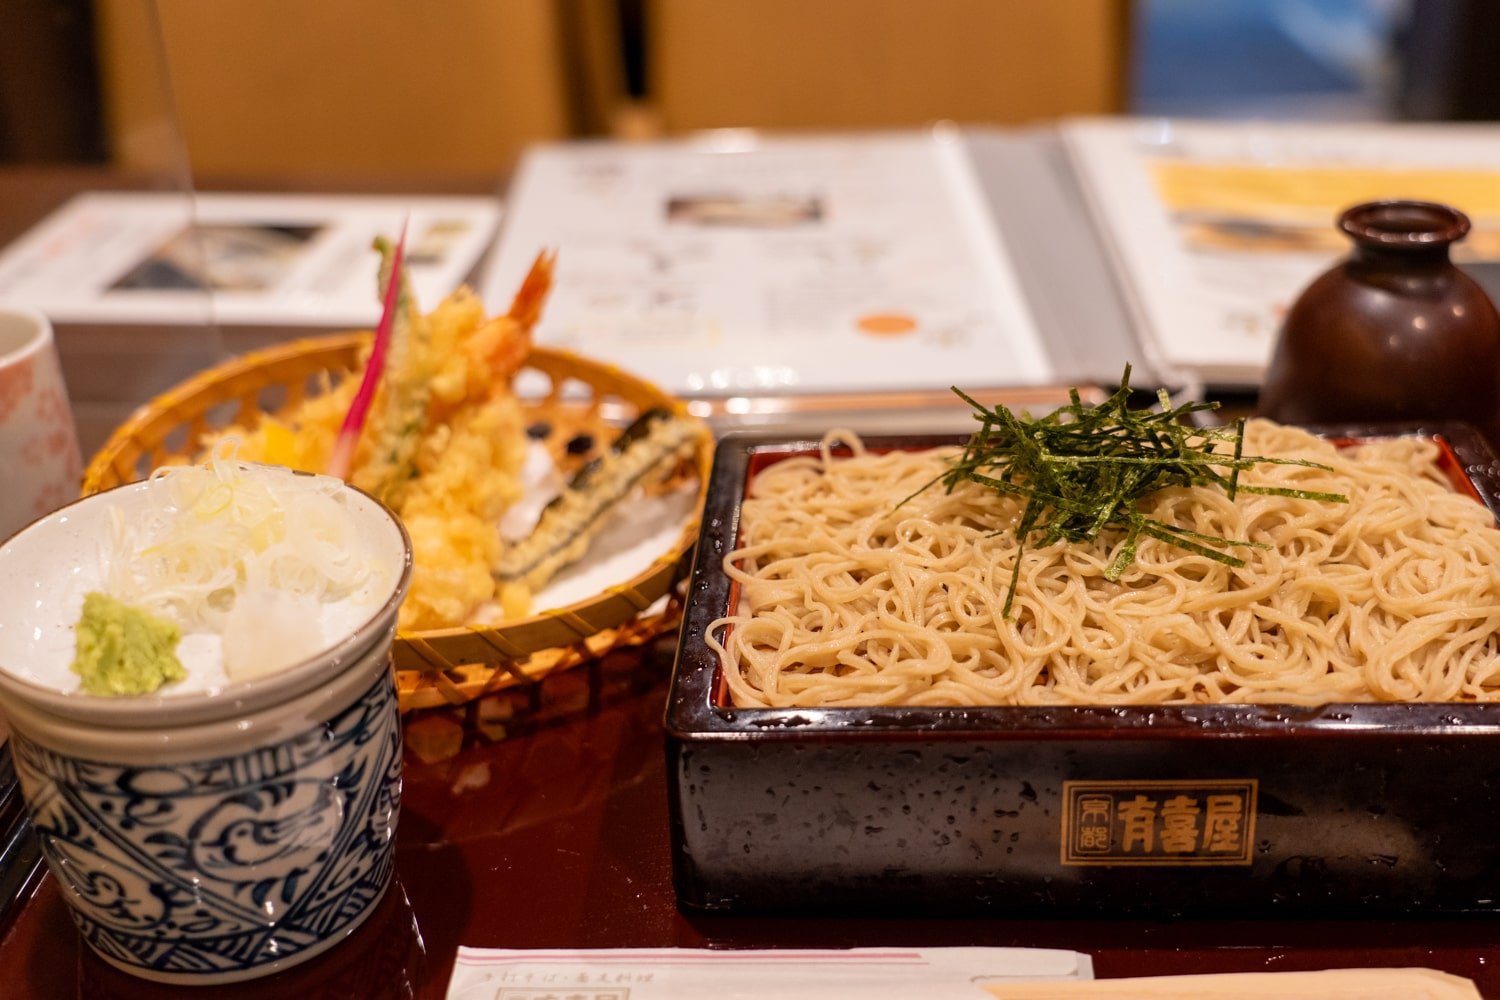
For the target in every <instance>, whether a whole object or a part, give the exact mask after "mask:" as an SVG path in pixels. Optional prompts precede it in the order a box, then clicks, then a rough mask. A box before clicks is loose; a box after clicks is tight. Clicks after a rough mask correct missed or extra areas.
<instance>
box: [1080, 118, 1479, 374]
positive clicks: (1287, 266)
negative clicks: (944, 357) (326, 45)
mask: <svg viewBox="0 0 1500 1000" xmlns="http://www.w3.org/2000/svg"><path fill="white" fill-rule="evenodd" d="M1061 132H1062V139H1063V143H1064V146H1065V147H1066V149H1067V151H1068V154H1069V157H1070V159H1071V161H1072V163H1073V166H1074V169H1075V170H1076V172H1077V174H1078V178H1079V181H1080V184H1081V186H1082V188H1083V191H1084V192H1085V195H1086V197H1087V198H1088V200H1089V202H1090V205H1091V208H1092V209H1093V212H1094V215H1095V220H1096V223H1097V227H1098V230H1099V232H1100V235H1101V238H1102V239H1103V240H1104V243H1105V246H1106V250H1107V252H1108V253H1109V254H1110V256H1111V257H1112V259H1113V261H1114V265H1115V268H1116V270H1117V273H1118V276H1119V278H1120V286H1121V288H1122V290H1123V291H1124V293H1125V298H1126V300H1127V302H1128V304H1129V307H1130V308H1131V311H1132V312H1133V318H1134V325H1135V327H1136V329H1137V331H1138V332H1139V338H1140V340H1141V343H1142V348H1143V350H1144V351H1145V353H1146V355H1147V357H1148V358H1149V359H1150V360H1151V361H1152V362H1153V364H1154V367H1155V368H1156V370H1157V372H1158V373H1159V374H1164V375H1168V376H1170V374H1171V373H1179V374H1182V375H1185V376H1187V377H1189V378H1192V379H1196V380H1201V381H1204V382H1210V383H1215V384H1243V385H1254V384H1258V383H1259V381H1260V378H1261V376H1262V374H1263V373H1264V370H1265V366H1266V364H1267V362H1268V361H1269V360H1270V353H1271V348H1272V344H1273V342H1274V339H1275V335H1276V332H1277V329H1278V327H1279V325H1280V322H1281V318H1282V316H1283V315H1284V314H1285V311H1286V309H1287V307H1288V306H1289V305H1290V304H1291V302H1292V301H1293V300H1294V299H1295V298H1296V296H1297V295H1298V294H1299V293H1300V292H1301V290H1302V289H1303V288H1304V287H1306V285H1307V284H1308V283H1309V282H1310V281H1311V280H1312V279H1313V278H1315V277H1316V276H1317V275H1318V274H1320V273H1321V272H1322V271H1324V270H1325V269H1327V268H1328V267H1329V266H1331V265H1332V264H1333V263H1334V262H1335V261H1336V260H1337V259H1338V258H1340V257H1341V256H1343V255H1344V254H1345V253H1347V251H1348V246H1349V245H1348V242H1347V240H1346V239H1345V238H1344V237H1343V235H1342V234H1341V233H1339V232H1338V230H1337V229H1336V227H1335V220H1336V218H1337V216H1338V215H1339V213H1340V212H1341V211H1342V210H1343V209H1345V208H1348V207H1349V206H1351V205H1355V204H1358V203H1360V202H1364V201H1373V200H1378V199H1386V198H1412V199H1418V200H1423V201H1440V202H1446V203H1448V204H1451V205H1454V206H1456V207H1458V208H1459V209H1461V210H1462V211H1464V212H1465V213H1467V214H1468V215H1469V217H1470V219H1471V220H1472V222H1473V225H1474V228H1473V230H1472V232H1471V233H1470V235H1469V237H1468V239H1467V240H1466V241H1464V242H1463V243H1461V244H1459V245H1457V246H1456V247H1455V248H1454V251H1453V257H1454V259H1455V261H1457V262H1458V263H1459V264H1460V266H1462V267H1464V268H1465V269H1466V270H1467V271H1469V273H1470V274H1471V275H1472V276H1473V277H1475V279H1476V280H1478V281H1479V282H1480V284H1481V285H1487V286H1488V288H1489V291H1490V293H1491V295H1492V296H1497V297H1500V294H1497V293H1500V126H1488V125H1473V126H1469V125H1390V124H1379V125H1376V124H1350V125H1331V124H1311V123H1297V124H1271V123H1256V122H1248V123H1247V122H1236V123H1207V122H1175V121H1168V120H1147V119H1139V120H1136V119H1121V118H1110V119H1078V120H1074V121H1069V122H1065V123H1064V124H1063V126H1062V128H1061Z"/></svg>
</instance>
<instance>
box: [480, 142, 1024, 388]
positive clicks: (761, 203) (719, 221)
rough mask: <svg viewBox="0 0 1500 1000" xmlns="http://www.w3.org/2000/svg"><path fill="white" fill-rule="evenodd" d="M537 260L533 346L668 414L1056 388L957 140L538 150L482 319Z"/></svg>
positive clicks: (488, 275)
mask: <svg viewBox="0 0 1500 1000" xmlns="http://www.w3.org/2000/svg"><path fill="white" fill-rule="evenodd" d="M548 247H552V248H556V249H557V250H558V264H557V273H556V281H555V284H554V287H553V291H552V295H551V298H550V300H549V301H548V304H547V311H546V313H545V314H544V315H543V317H542V320H541V322H540V324H539V325H538V327H537V331H536V337H537V340H538V342H540V343H542V344H546V345H548V346H553V347H564V348H568V349H570V350H576V351H579V352H580V353H584V354H587V355H590V356H592V357H599V358H603V359H605V360H608V361H611V362H613V363H615V364H618V365H620V366H621V367H623V368H626V369H628V370H630V371H632V372H635V373H637V374H640V375H642V376H644V377H646V378H649V379H651V380H653V381H655V382H657V383H658V384H660V385H661V386H663V387H664V388H666V389H667V390H669V391H671V392H674V393H677V394H679V395H687V396H734V395H757V394H776V393H798V392H802V393H817V392H837V391H855V390H879V389H934V388H935V389H947V388H948V387H949V386H950V385H952V384H953V382H954V381H955V380H956V379H958V375H956V374H955V373H962V375H963V377H962V379H961V381H963V382H964V384H965V385H970V386H985V385H1028V384H1040V383H1045V382H1047V381H1049V380H1050V379H1051V377H1052V373H1053V370H1052V366H1051V362H1050V361H1049V359H1048V356H1047V353H1046V351H1045V349H1044V347H1043V345H1042V343H1041V338H1040V337H1039V335H1038V333H1037V329H1036V325H1035V323H1034V321H1033V318H1032V315H1031V312H1030V309H1029V307H1028V305H1027V303H1026V300H1025V296H1024V294H1023V292H1022V291H1021V289H1020V286H1019V284H1018V282H1017V278H1016V274H1015V272H1014V269H1013V268H1012V265H1011V254H1012V253H1013V252H1015V251H1014V250H1013V249H1012V248H1008V247H1007V246H1006V245H1005V242H1004V240H1003V238H1002V236H1001V234H1000V233H999V231H998V230H997V228H996V227H995V226H994V225H993V224H992V218H991V213H990V211H989V210H988V208H987V207H986V202H985V197H984V194H983V192H982V190H981V187H980V185H979V182H978V179H977V177H976V174H975V172H974V168H973V164H972V163H971V161H970V157H969V153H968V151H967V147H966V145H965V143H964V140H963V138H962V136H961V135H960V134H959V133H958V132H957V131H956V130H952V129H948V130H934V131H932V132H903V133H879V134H873V135H849V136H817V137H798V138H777V137H770V138H767V137H761V136H757V135H754V134H749V133H743V132H728V133H723V132H721V133H710V134H708V135H706V136H704V137H701V138H697V139H690V140H683V141H673V142H658V143H644V144H612V143H574V144H567V145H557V146H547V147H540V148H537V149H535V150H533V151H532V152H530V153H529V154H528V155H527V157H526V159H525V161H524V162H523V164H522V166H521V169H520V171H519V174H518V177H517V180H516V182H515V184H514V185H513V186H512V188H511V191H510V195H509V198H508V205H507V216H506V223H505V226H504V229H503V231H502V233H501V236H500V240H499V243H498V245H497V247H496V251H495V253H494V254H493V255H492V257H491V259H490V263H489V265H488V267H487V268H486V272H485V275H484V278H483V280H482V281H481V291H482V293H483V295H484V297H485V299H486V301H490V302H503V301H506V299H507V298H508V296H510V295H511V294H513V293H514V290H515V288H516V287H517V285H518V284H519V283H520V281H521V279H522V277H523V276H524V275H525V273H526V269H527V268H528V267H529V266H530V264H531V262H532V259H533V258H534V257H535V256H536V254H537V252H538V251H539V250H541V249H544V248H548Z"/></svg>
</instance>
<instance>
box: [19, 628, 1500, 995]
mask: <svg viewBox="0 0 1500 1000" xmlns="http://www.w3.org/2000/svg"><path fill="white" fill-rule="evenodd" d="M670 661H671V647H670V644H669V643H666V642H663V643H660V644H658V645H657V646H656V647H655V648H651V649H648V650H646V651H644V652H643V653H640V654H636V653H620V654H614V655H613V656H612V657H610V658H609V659H608V660H607V661H605V662H603V663H596V664H593V665H591V666H588V667H585V668H581V669H579V670H576V671H573V672H571V673H568V674H563V675H558V676H555V677H553V678H551V679H550V680H548V681H547V682H546V683H545V684H544V685H543V686H542V689H541V691H540V692H538V693H537V695H536V696H535V697H532V698H523V697H520V696H511V697H506V698H492V699H490V700H488V701H485V702H482V703H479V704H478V705H474V706H470V707H469V708H467V709H461V710H453V711H437V712H423V713H417V714H415V715H412V716H408V717H407V719H406V733H407V756H406V775H405V791H404V801H403V804H402V813H401V825H400V829H399V834H398V838H397V843H398V846H397V879H398V881H397V883H396V884H395V885H394V886H393V887H392V890H391V891H390V892H389V893H388V894H387V896H386V897H385V899H384V900H383V901H382V903H381V904H380V906H379V908H378V910H377V911H376V913H375V914H374V915H373V916H372V917H371V919H370V920H369V921H368V922H367V923H366V924H365V926H364V927H362V928H360V930H359V931H357V932H356V933H355V934H354V936H353V937H351V938H350V939H349V940H348V941H346V942H344V943H343V944H341V945H340V946H339V947H337V948H335V949H334V950H332V951H331V952H329V953H328V954H327V955H325V956H322V957H320V958H317V959H314V960H313V961H311V962H309V963H308V964H307V965H305V966H303V967H301V968H299V969H294V970H292V971H290V972H287V973H283V974H282V975H279V976H275V977H271V978H268V979H263V980H260V981H258V982H255V983H250V984H244V985H240V986H235V987H230V988H225V989H222V990H212V991H210V990H203V989H185V988H177V989H172V988H166V987H161V986H156V985H154V984H150V983H144V982H139V981H136V980H134V979H132V978H130V977H129V976H126V975H124V974H122V973H119V972H117V971H115V970H114V969H112V968H110V967H109V966H107V965H105V964H104V963H103V962H101V961H100V960H98V959H96V958H94V957H93V956H92V955H91V954H90V953H89V952H88V951H87V949H86V948H85V947H84V946H83V945H82V943H81V942H80V940H79V938H78V935H77V933H76V932H75V931H74V929H73V926H72V924H71V922H70V921H69V918H68V915H67V911H66V909H65V907H64V904H63V901H62V898H61V896H60V895H59V894H58V891H57V888H56V885H55V884H54V883H53V881H52V880H51V879H50V878H43V879H41V880H40V882H39V884H37V885H35V886H34V887H33V888H32V889H31V891H30V896H29V898H28V900H27V901H26V903H25V905H24V906H23V907H22V908H21V909H20V912H19V913H18V915H17V917H16V919H15V921H14V923H13V924H12V926H11V927H10V929H9V930H8V932H7V933H6V935H5V937H4V938H3V939H0V996H4V997H7V998H9V997H32V996H35V997H74V996H77V997H83V996H88V997H90V998H94V997H112V996H119V997H138V996H139V997H150V996H205V995H214V996H229V997H242V996H243V997H260V996H298V997H300V998H306V1000H311V998H315V997H351V998H353V997H359V998H365V997H370V998H376V997H440V996H442V995H443V993H444V991H445V989H446V986H447V982H448V976H449V974H450V972H451V969H452V965H453V959H454V955H455V952H456V950H457V948H458V946H459V945H460V944H465V945H474V946H488V947H507V948H559V947H582V948H609V947H659V946H682V947H725V948H739V947H846V946H897V945H908V946H924V945H925V946H940V945H997V946H1033V947H1053V948H1069V949H1075V950H1079V951H1086V952H1089V953H1091V954H1092V955H1093V956H1094V965H1095V971H1096V974H1097V975H1099V976H1100V977H1114V976H1127V975H1151V974H1170V973H1183V972H1208V971H1225V972H1228V971H1270V970H1291V969H1317V968H1333V967H1351V966H1390V967H1395V966H1427V967H1432V968H1437V969H1442V970H1445V971H1448V972H1453V973H1456V974H1458V975H1463V976H1468V977H1470V978H1472V979H1474V980H1475V981H1476V982H1478V983H1479V985H1480V988H1481V990H1482V991H1483V993H1484V995H1485V996H1486V997H1492V998H1500V921H1497V920H1493V919H1485V918H1476V919H1462V920H1422V921H1415V920H1413V921H1390V920H1379V921H1376V920H1359V919H1347V920H1337V921H1326V920H1320V921H1258V920H1192V921H1174V922H1163V921H1142V920H1130V921H1109V920H1092V919H1090V920H1081V919H1070V920H1058V919H1036V920H1027V919H946V920H945V919H909V918H903V917H902V916H901V915H899V914H870V915H868V916H854V917H845V918H838V919H834V918H825V917H733V918H731V917H706V916H701V915H692V914H683V913H679V912H678V911H677V908H676V906H675V904H674V900H673V895H672V884H671V857H670V846H669V843H668V826H667V792H666V775H665V773H664V758H663V752H662V731H661V719H662V709H663V705H664V701H665V697H666V679H667V673H668V671H669V668H670Z"/></svg>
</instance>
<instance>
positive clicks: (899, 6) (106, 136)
mask: <svg viewBox="0 0 1500 1000" xmlns="http://www.w3.org/2000/svg"><path fill="white" fill-rule="evenodd" d="M1497 41H1500V4H1494V3H1493V2H1490V0H1421V2H1414V0H1214V2H1212V3H1205V2H1200V0H1051V2H1038V0H442V2H422V0H6V14H5V28H4V30H0V161H3V162H12V163H15V162H58V161H64V162H95V163H99V162H107V163H112V164H114V165H117V166H120V167H123V168H127V169H133V170H151V169H160V168H163V167H171V166H173V165H180V164H181V163H182V162H183V161H184V159H185V161H186V162H187V163H188V164H189V165H190V166H191V168H192V170H193V172H194V174H195V175H198V176H200V177H222V176H228V177H234V176H251V177H267V176H271V177H275V176H278V175H286V176H321V175H337V176H339V177H343V178H357V177H367V178H400V177H434V176H459V177H496V176H504V174H505V173H506V172H507V171H508V170H509V169H510V167H511V166H512V165H513V163H514V161H515V158H516V156H517V154H518V152H519V151H520V150H521V149H522V148H524V146H526V145H527V144H529V143H531V142H534V141H537V140H545V139H557V138H564V137H573V136H598V135H616V136H627V137H629V136H649V135H657V134H677V133H681V132H685V131H691V130H694V129H701V128H708V127H719V126H752V127H763V128H772V129H798V128H880V127H900V126H911V125H916V124H920V123H922V122H925V121H930V120H932V119H937V118H949V119H953V120H957V121H960V122H979V123H987V124H998V125H1014V124H1020V123H1027V122H1035V121H1044V120H1048V119H1052V118H1056V117H1060V116H1065V115H1073V114H1091V113H1109V112H1134V113H1142V114H1180V115H1192V116H1207V117H1226V116H1252V117H1253V116H1259V117H1271V118H1278V117H1280V118H1286V117H1302V118H1308V117H1329V118H1339V119H1350V118H1364V119H1397V118H1426V119H1489V118H1494V117H1497V115H1500V67H1497V63H1496V60H1494V59H1493V58H1492V56H1491V53H1492V52H1493V51H1494V49H1495V45H1494V43H1495V42H1497Z"/></svg>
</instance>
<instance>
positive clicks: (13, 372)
mask: <svg viewBox="0 0 1500 1000" xmlns="http://www.w3.org/2000/svg"><path fill="white" fill-rule="evenodd" d="M0 470H3V473H0V474H3V475H4V477H5V488H4V489H0V538H5V537H6V536H8V535H10V534H11V533H12V532H15V531H17V530H19V529H20V528H22V527H23V526H25V525H27V524H30V523H31V522H32V521H34V520H36V519H37V518H39V517H41V516H42V515H43V514H46V513H48V512H50V511H53V510H56V509H57V508H58V507H61V506H62V505H63V504H65V503H67V502H68V501H69V500H72V499H73V498H74V497H76V496H77V495H78V485H79V481H80V478H81V474H82V461H81V459H80V457H79V453H78V431H77V429H76V428H75V427H74V424H73V410H72V407H71V406H69V405H68V390H67V387H66V386H65V385H64V384H63V374H62V365H61V364H60V363H59V362H58V360H57V344H56V343H55V341H54V340H53V337H52V324H51V323H49V322H47V317H45V316H43V315H42V314H41V313H39V312H35V311H31V310H25V309H0Z"/></svg>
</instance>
